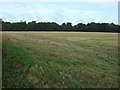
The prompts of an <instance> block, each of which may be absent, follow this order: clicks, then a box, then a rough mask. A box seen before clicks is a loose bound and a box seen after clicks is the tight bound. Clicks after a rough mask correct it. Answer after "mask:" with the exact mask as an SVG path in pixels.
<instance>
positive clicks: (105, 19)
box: [0, 0, 118, 25]
mask: <svg viewBox="0 0 120 90" xmlns="http://www.w3.org/2000/svg"><path fill="white" fill-rule="evenodd" d="M99 1H100V0H99ZM104 1H105V0H104ZM104 1H102V2H97V1H96V2H93V1H91V2H88V1H82V2H80V1H70V2H64V1H59V2H55V1H46V2H39V1H34V2H33V1H31V0H30V1H29V2H25V0H24V1H22V0H21V1H17V2H16V1H14V0H13V1H11V2H10V0H9V1H6V0H4V1H2V0H1V1H0V18H2V19H3V20H4V21H11V22H19V21H20V20H22V21H27V22H30V21H37V22H56V23H58V24H62V23H64V22H65V23H66V22H71V23H72V24H73V25H76V24H78V23H85V24H87V23H90V22H96V23H112V22H113V23H115V24H117V23H118V2H117V1H115V0H114V1H112V0H109V1H108V2H104Z"/></svg>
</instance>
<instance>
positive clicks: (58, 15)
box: [52, 9, 64, 23]
mask: <svg viewBox="0 0 120 90" xmlns="http://www.w3.org/2000/svg"><path fill="white" fill-rule="evenodd" d="M63 18H64V10H61V9H58V10H56V11H55V12H54V13H53V17H52V19H53V20H54V21H55V22H58V23H62V22H63Z"/></svg>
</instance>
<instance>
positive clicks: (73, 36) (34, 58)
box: [2, 32, 118, 88]
mask: <svg viewBox="0 0 120 90" xmlns="http://www.w3.org/2000/svg"><path fill="white" fill-rule="evenodd" d="M2 40H3V42H2V48H3V59H2V64H3V68H2V69H3V70H2V71H3V82H2V84H3V88H11V87H14V88H117V87H118V81H117V79H118V33H102V32H99V33H96V32H2Z"/></svg>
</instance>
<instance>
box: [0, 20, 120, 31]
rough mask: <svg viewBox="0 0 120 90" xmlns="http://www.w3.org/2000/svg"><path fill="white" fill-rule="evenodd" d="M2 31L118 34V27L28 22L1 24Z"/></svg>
mask: <svg viewBox="0 0 120 90" xmlns="http://www.w3.org/2000/svg"><path fill="white" fill-rule="evenodd" d="M2 25H3V26H2V27H3V28H2V30H3V31H80V32H81V31H82V32H119V31H120V28H119V27H120V26H119V25H115V24H114V23H110V24H109V23H94V22H91V23H88V24H83V23H79V24H77V25H75V26H72V23H70V22H67V23H62V25H59V24H57V23H55V22H38V23H37V22H36V21H32V22H28V23H26V21H25V22H23V21H20V22H16V23H11V22H4V21H3V22H2Z"/></svg>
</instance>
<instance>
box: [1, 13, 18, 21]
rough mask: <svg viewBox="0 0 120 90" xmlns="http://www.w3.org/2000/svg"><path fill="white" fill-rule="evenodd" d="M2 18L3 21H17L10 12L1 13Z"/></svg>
mask: <svg viewBox="0 0 120 90" xmlns="http://www.w3.org/2000/svg"><path fill="white" fill-rule="evenodd" d="M0 18H2V19H3V20H10V21H15V20H17V18H16V17H15V16H14V15H12V14H11V13H8V12H0Z"/></svg>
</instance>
